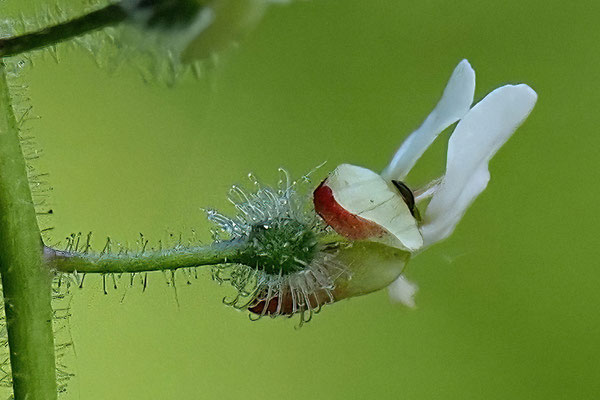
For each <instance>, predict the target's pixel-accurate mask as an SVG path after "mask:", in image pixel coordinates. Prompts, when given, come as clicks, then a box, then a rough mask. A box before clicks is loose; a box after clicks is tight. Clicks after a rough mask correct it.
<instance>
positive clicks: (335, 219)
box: [313, 180, 387, 240]
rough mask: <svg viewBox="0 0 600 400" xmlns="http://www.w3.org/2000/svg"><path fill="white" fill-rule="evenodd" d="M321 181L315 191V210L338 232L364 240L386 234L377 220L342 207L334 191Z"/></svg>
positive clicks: (354, 238) (351, 237) (353, 238)
mask: <svg viewBox="0 0 600 400" xmlns="http://www.w3.org/2000/svg"><path fill="white" fill-rule="evenodd" d="M326 181H327V180H324V181H323V182H321V184H320V185H319V187H317V188H316V189H315V191H314V193H313V202H314V204H315V211H316V212H317V214H319V215H320V216H321V218H323V220H325V222H326V223H327V225H329V226H331V227H332V228H333V229H334V230H335V231H336V232H337V233H339V234H340V235H342V236H345V237H347V238H348V239H352V240H363V239H368V238H371V237H379V236H383V235H385V234H386V232H387V231H386V230H385V229H384V228H382V227H381V226H379V225H377V224H376V223H375V222H371V221H369V220H367V219H365V218H362V217H359V216H358V215H356V214H352V213H351V212H349V211H347V210H346V209H345V208H344V207H342V206H341V205H340V204H339V203H338V202H337V201H336V200H335V197H334V196H333V191H332V190H331V188H330V187H329V186H327V185H326V184H325V182H326Z"/></svg>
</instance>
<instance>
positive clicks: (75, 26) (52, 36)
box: [0, 4, 127, 57]
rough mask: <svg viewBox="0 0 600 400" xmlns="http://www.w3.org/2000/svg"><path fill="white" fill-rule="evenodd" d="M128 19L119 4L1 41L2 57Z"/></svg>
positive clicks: (51, 43) (54, 42)
mask: <svg viewBox="0 0 600 400" xmlns="http://www.w3.org/2000/svg"><path fill="white" fill-rule="evenodd" d="M125 19H127V13H126V12H125V11H124V10H123V8H122V7H121V6H120V5H118V4H111V5H109V6H106V7H104V8H102V9H100V10H96V11H93V12H91V13H89V14H86V15H83V16H81V17H78V18H75V19H72V20H70V21H67V22H63V23H62V24H58V25H54V26H50V27H47V28H43V29H41V30H39V31H37V32H32V33H28V34H25V35H22V36H15V37H11V38H6V39H0V57H9V56H14V55H17V54H21V53H24V52H26V51H30V50H35V49H40V48H43V47H47V46H51V45H54V44H57V43H60V42H63V41H65V40H68V39H72V38H74V37H77V36H81V35H83V34H85V33H88V32H93V31H96V30H98V29H102V28H105V27H107V26H112V25H116V24H118V23H120V22H123V21H124V20H125Z"/></svg>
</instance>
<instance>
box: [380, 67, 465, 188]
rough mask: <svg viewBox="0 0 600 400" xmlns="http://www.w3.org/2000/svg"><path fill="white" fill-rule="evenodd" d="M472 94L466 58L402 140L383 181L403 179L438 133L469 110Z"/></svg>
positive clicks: (384, 174) (382, 174) (385, 171)
mask: <svg viewBox="0 0 600 400" xmlns="http://www.w3.org/2000/svg"><path fill="white" fill-rule="evenodd" d="M474 93H475V71H473V68H471V65H470V64H469V62H468V61H467V60H462V61H461V62H460V63H459V64H458V65H457V66H456V68H455V69H454V72H453V73H452V76H451V77H450V80H449V81H448V84H447V85H446V88H445V89H444V94H443V95H442V98H441V99H440V101H439V102H438V104H437V105H436V106H435V108H434V109H433V111H432V112H431V114H429V115H428V116H427V118H426V119H425V121H424V122H423V124H421V126H420V127H419V128H418V129H417V130H416V131H414V132H413V133H412V134H410V136H409V137H408V138H407V139H406V140H405V141H404V143H402V145H401V146H400V148H399V149H398V151H397V152H396V154H394V157H393V158H392V161H391V162H390V163H389V165H388V166H387V167H386V168H385V169H384V170H383V172H382V173H381V176H382V177H383V178H384V179H387V180H390V179H397V180H402V179H404V178H405V177H406V175H407V174H408V173H409V172H410V170H411V169H412V167H413V166H414V165H415V163H416V162H417V160H418V159H419V158H420V157H421V156H422V155H423V153H424V152H425V150H427V148H428V147H429V146H430V145H431V143H433V141H434V140H435V139H436V138H437V137H438V135H439V134H440V133H441V132H442V131H443V130H444V129H446V128H447V127H449V126H450V125H452V124H453V123H455V122H456V121H458V120H459V119H461V118H462V117H463V116H464V115H465V114H466V113H467V112H468V111H469V108H470V107H471V104H472V103H473V96H474Z"/></svg>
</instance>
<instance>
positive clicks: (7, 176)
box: [0, 63, 57, 400]
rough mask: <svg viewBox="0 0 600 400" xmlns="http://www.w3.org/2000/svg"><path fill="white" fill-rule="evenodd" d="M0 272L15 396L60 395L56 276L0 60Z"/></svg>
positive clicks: (36, 397) (48, 396) (51, 396)
mask: <svg viewBox="0 0 600 400" xmlns="http://www.w3.org/2000/svg"><path fill="white" fill-rule="evenodd" d="M0 273H1V274H2V291H3V293H4V305H5V312H6V328H7V331H8V344H9V349H10V363H11V367H12V377H13V392H14V396H15V399H18V400H20V399H48V400H51V399H56V396H57V393H56V365H55V360H54V339H53V335H52V308H51V299H52V296H51V274H49V273H48V271H47V269H46V268H44V266H43V263H42V241H41V238H40V232H39V228H38V225H37V220H36V214H35V209H34V206H33V201H32V198H31V191H30V188H29V183H28V179H27V172H26V167H25V160H24V158H23V154H22V150H21V145H20V142H19V132H18V126H17V122H16V120H15V116H14V113H13V110H12V106H11V102H10V95H9V92H8V86H7V82H6V75H5V69H4V65H3V64H2V63H0Z"/></svg>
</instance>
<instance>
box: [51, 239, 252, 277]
mask: <svg viewBox="0 0 600 400" xmlns="http://www.w3.org/2000/svg"><path fill="white" fill-rule="evenodd" d="M247 247H248V246H247V245H246V244H245V243H243V242H222V243H217V244H213V245H210V246H203V247H192V248H181V249H173V250H163V251H148V252H145V253H142V254H138V255H126V254H87V253H73V252H66V251H59V250H54V249H51V248H48V247H46V248H45V250H44V257H45V260H46V265H47V266H48V267H49V268H51V269H53V270H56V271H59V272H67V273H69V272H82V273H125V272H146V271H160V270H174V269H178V268H189V267H198V266H202V265H216V264H227V263H241V260H242V259H243V255H244V251H245V250H246V249H247Z"/></svg>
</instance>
